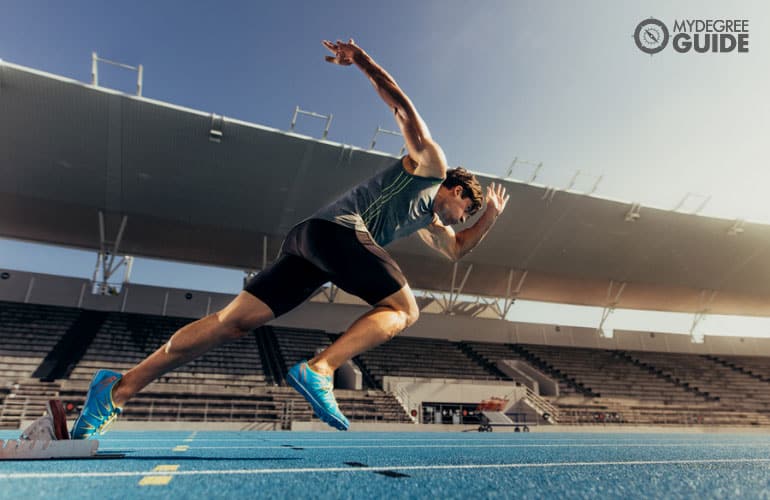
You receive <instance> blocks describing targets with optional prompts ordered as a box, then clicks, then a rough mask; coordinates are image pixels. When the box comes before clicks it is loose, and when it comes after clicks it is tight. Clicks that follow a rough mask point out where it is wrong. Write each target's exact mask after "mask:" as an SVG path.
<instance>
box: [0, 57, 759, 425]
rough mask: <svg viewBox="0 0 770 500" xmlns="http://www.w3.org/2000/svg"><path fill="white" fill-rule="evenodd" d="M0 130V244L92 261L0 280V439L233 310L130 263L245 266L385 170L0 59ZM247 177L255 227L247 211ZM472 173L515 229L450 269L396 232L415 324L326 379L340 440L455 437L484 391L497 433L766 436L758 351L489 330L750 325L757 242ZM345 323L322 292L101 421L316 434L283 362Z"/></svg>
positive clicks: (352, 153) (346, 310)
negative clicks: (636, 431)
mask: <svg viewBox="0 0 770 500" xmlns="http://www.w3.org/2000/svg"><path fill="white" fill-rule="evenodd" d="M0 116H1V117H2V118H0V151H1V152H2V155H3V156H2V158H1V162H0V175H2V182H0V213H2V214H3V216H2V217H0V237H4V238H12V239H18V240H24V241H34V242H41V243H46V244H52V245H61V246H66V247H72V248H79V249H85V250H90V251H93V252H94V253H95V255H96V256H98V262H99V264H98V266H97V269H96V271H97V272H95V273H94V276H93V278H92V279H82V278H73V277H64V276H54V275H47V274H42V273H30V272H24V271H19V270H15V269H0V428H5V429H18V428H19V427H20V426H23V425H24V422H28V421H30V420H34V419H35V418H37V417H39V416H40V415H41V414H42V412H43V410H44V408H45V402H46V401H47V400H48V399H51V398H59V399H61V400H62V401H64V402H65V404H66V405H67V407H68V409H69V410H70V411H71V412H72V413H71V415H72V417H74V416H75V415H76V414H77V409H78V408H79V405H81V404H82V403H83V401H84V399H85V395H86V391H87V389H88V383H89V380H90V377H91V375H92V374H93V372H94V371H95V370H96V369H98V368H102V367H110V368H113V369H116V370H123V369H127V368H129V367H131V366H133V365H134V364H135V363H136V362H138V361H139V360H141V359H143V358H144V357H146V356H147V355H148V354H150V353H151V352H153V351H154V350H156V349H157V348H158V347H159V346H161V345H162V344H163V343H164V342H165V341H166V340H167V339H168V337H169V336H170V335H171V334H172V333H173V332H174V331H175V330H176V329H178V328H179V327H181V326H182V325H184V324H186V323H188V322H189V321H191V320H192V319H197V318H200V317H202V316H204V315H206V314H209V313H211V312H213V311H215V310H218V309H219V308H221V307H223V306H224V305H225V304H227V303H228V302H229V301H230V300H231V298H232V297H231V296H228V295H226V294H221V293H214V292H208V291H200V290H180V289H174V288H163V287H157V286H147V285H139V284H133V283H131V282H130V273H129V272H128V271H129V270H130V257H129V256H144V257H154V258H163V259H169V260H174V261H180V262H192V263H201V264H209V265H218V266H225V267H229V268H237V269H244V270H248V271H249V272H259V270H260V269H263V268H264V267H265V266H266V265H268V264H269V263H270V262H272V260H273V259H274V258H275V257H276V255H277V253H278V249H279V247H280V244H281V241H282V237H283V236H284V235H285V234H286V232H287V231H288V230H289V228H290V227H291V226H292V225H293V224H294V223H295V222H297V221H298V220H301V219H302V218H304V217H306V216H308V215H309V214H311V213H312V212H313V211H314V210H315V209H316V208H317V207H319V206H322V205H323V204H324V203H326V202H328V201H329V200H331V199H332V198H333V197H335V196H336V195H338V194H340V192H342V191H343V190H344V189H345V188H346V187H348V186H350V185H353V184H354V183H356V182H358V181H361V180H362V179H364V178H366V177H367V176H369V175H371V174H372V173H373V172H375V171H377V170H379V169H381V168H383V167H384V166H386V165H387V164H389V163H390V162H392V161H393V159H394V157H392V156H390V155H386V154H384V153H380V152H377V151H373V150H366V149H362V148H357V147H352V146H349V145H345V144H338V143H334V142H331V141H328V140H326V139H314V138H311V137H307V136H304V135H300V134H296V133H294V132H292V131H280V130H275V129H272V128H267V127H263V126H259V125H255V124H250V123H245V122H241V121H237V120H232V119H229V118H225V117H222V116H218V115H214V114H210V113H203V112H199V111H195V110H191V109H185V108H182V107H179V106H175V105H171V104H168V103H163V102H158V101H154V100H152V99H147V98H144V97H141V96H132V95H126V94H123V93H120V92H115V91H111V90H108V89H104V88H101V87H98V86H96V85H91V84H85V83H81V82H77V81H73V80H69V79H66V78H62V77H59V76H56V75H51V74H46V73H42V72H40V71H36V70H33V69H30V68H25V67H22V66H18V65H14V64H9V63H5V62H0ZM40 137H45V138H47V139H46V140H45V141H40V140H36V139H39V138H40ZM255 159H259V160H258V163H257V164H255V161H257V160H255ZM276 165H280V168H275V166H276ZM266 172H269V177H270V182H271V189H269V190H267V189H266V190H262V191H260V197H261V203H263V204H264V205H265V206H270V207H272V210H271V211H269V212H267V211H263V210H261V209H260V207H259V206H257V204H255V203H254V200H253V187H254V183H255V182H257V181H256V180H255V179H257V178H258V177H260V176H262V175H263V174H264V173H266ZM329 172H332V175H329ZM223 176H224V177H226V178H227V179H228V182H226V183H223V182H219V181H218V179H220V178H222V177H223ZM479 178H480V179H481V181H482V183H484V184H488V183H489V182H490V181H492V180H496V181H498V182H503V183H504V184H505V186H506V188H507V189H508V191H509V192H510V193H511V200H510V206H509V207H508V210H509V211H510V212H511V213H515V214H521V216H520V217H506V218H502V220H501V221H500V222H499V223H498V226H496V228H495V230H494V231H493V232H491V233H490V234H489V235H488V237H487V238H486V240H485V241H484V245H482V246H481V247H479V248H478V249H477V250H476V251H474V252H473V253H472V254H470V255H468V256H467V257H466V258H464V259H462V260H461V261H460V262H457V263H452V262H450V261H448V260H445V259H443V258H442V257H440V256H438V255H437V254H434V253H431V252H430V251H429V250H428V249H427V248H425V247H424V246H422V244H421V242H420V241H418V239H417V238H415V237H410V238H408V239H406V240H404V241H400V242H397V243H395V244H393V245H392V246H391V247H389V250H390V251H391V253H392V254H393V256H394V258H395V259H396V260H397V261H398V262H399V264H400V265H401V267H402V268H403V270H404V272H405V274H406V276H407V278H408V279H409V282H410V283H411V286H412V288H414V289H417V290H420V291H421V293H420V294H419V297H418V299H419V305H420V307H421V310H422V313H423V314H422V316H421V318H420V321H419V322H418V323H417V324H416V325H414V326H413V327H411V328H410V329H409V330H408V331H406V332H404V333H403V334H402V335H400V336H398V337H397V338H395V339H393V340H392V341H390V342H388V343H386V344H383V345H381V346H379V347H377V348H375V349H372V350H371V351H369V352H366V353H364V354H362V355H360V356H358V357H356V358H355V359H354V360H352V361H351V362H350V363H348V364H347V365H346V366H345V367H343V368H342V369H340V370H339V371H338V373H337V377H336V380H335V386H336V387H337V388H338V390H335V393H336V394H337V398H338V400H339V402H340V408H341V409H342V411H343V412H344V413H345V414H346V415H347V416H348V417H349V418H350V420H351V421H352V422H353V424H354V426H355V427H354V428H356V427H357V428H360V429H364V428H366V429H370V430H371V429H375V430H376V429H398V430H409V429H418V428H420V429H422V428H424V426H437V425H449V426H458V425H461V426H473V427H475V426H479V425H480V424H483V422H484V420H483V418H484V415H482V414H481V411H482V410H480V408H483V407H479V403H481V402H482V401H485V400H489V399H490V398H493V397H494V398H500V400H501V401H504V402H505V403H504V405H503V407H502V408H500V409H501V410H502V412H503V413H504V414H505V415H507V419H508V420H509V421H510V422H512V427H514V428H516V429H518V428H519V427H521V428H524V427H525V426H526V427H527V428H531V427H532V426H534V425H538V427H542V428H546V427H549V428H567V427H569V426H594V427H598V426H616V427H624V426H626V427H627V426H656V427H657V426H669V427H685V426H769V425H770V391H768V388H770V339H764V338H749V337H746V338H739V337H722V336H718V335H708V336H705V338H699V339H695V340H698V342H693V339H692V338H691V337H690V336H687V335H676V334H671V333H665V332H655V331H649V330H646V329H644V328H643V327H641V328H639V329H638V330H635V331H632V330H617V329H616V330H615V331H614V335H612V336H604V335H601V334H600V332H599V331H598V329H597V328H586V327H581V326H574V325H564V324H535V323H526V322H518V321H512V320H511V319H510V317H511V315H510V314H509V313H510V312H511V310H512V307H515V306H514V303H515V301H516V300H519V299H526V300H532V301H545V302H552V303H561V304H574V305H583V306H595V307H600V308H603V309H604V311H605V314H604V315H603V317H604V318H607V317H608V316H609V315H610V314H612V312H613V311H614V310H615V309H616V308H624V309H636V310H655V311H670V312H679V313H688V314H691V315H693V317H694V318H699V317H702V316H703V315H704V314H724V315H746V316H770V260H768V259H767V258H766V255H767V252H768V249H769V248H770V226H768V225H761V224H754V223H740V224H736V223H735V221H729V220H724V219H717V218H710V217H704V216H699V215H695V214H686V213H681V212H677V211H666V210H660V209H653V208H647V207H640V206H639V205H638V204H635V203H630V202H629V203H623V202H619V201H615V200H608V199H602V198H599V197H596V196H592V195H586V194H579V193H575V192H571V191H565V190H556V189H553V188H549V187H547V186H539V185H535V184H530V183H524V182H518V181H513V180H509V179H492V178H490V177H489V176H484V175H481V174H479ZM204 199H205V200H207V202H206V203H201V202H200V200H204ZM576 228H579V229H580V230H579V231H578V230H576ZM123 256H127V257H125V258H124V257H123ZM115 258H121V259H125V260H124V261H123V262H124V263H125V264H126V266H125V267H126V274H125V275H124V277H123V279H122V280H120V279H118V278H117V277H116V276H117V275H116V274H115V272H114V271H115V269H116V268H117V267H118V266H116V265H115V264H116V262H115V260H114V259H115ZM1 265H2V263H0V266H1ZM469 297H472V298H469ZM365 310H366V305H365V304H363V303H362V302H361V301H359V300H358V299H356V298H354V297H351V296H348V295H347V294H345V293H344V292H343V291H341V290H338V289H336V288H335V287H333V286H327V287H324V288H323V289H322V290H321V291H320V292H319V293H318V294H317V295H316V296H315V297H313V298H312V299H311V300H310V301H309V302H307V303H306V304H304V305H303V306H301V307H300V308H298V309H296V310H294V311H292V312H291V313H289V314H287V315H286V316H284V317H281V318H279V319H278V320H275V321H273V322H272V323H270V324H269V325H267V326H264V327H261V328H259V329H258V330H255V331H254V332H252V334H251V335H249V336H246V337H243V338H241V339H239V340H238V341H236V342H233V343H230V344H227V345H225V346H222V347H220V348H218V349H216V350H214V351H212V352H210V353H208V354H206V355H204V356H203V357H201V358H200V359H198V360H196V361H194V362H192V363H190V364H188V365H186V366H184V367H181V368H179V369H177V370H175V371H173V372H171V373H168V374H167V375H166V376H164V377H162V378H161V379H160V380H157V381H156V382H154V383H153V384H151V385H150V386H149V387H148V388H147V389H146V390H145V391H143V392H142V393H141V394H139V395H138V396H137V397H136V398H134V399H133V400H132V401H131V403H130V404H129V405H128V406H127V407H126V411H125V414H124V415H123V416H122V417H121V421H120V422H118V424H117V426H118V427H119V426H121V425H123V426H130V425H131V424H135V423H142V424H148V423H149V425H162V424H164V423H167V422H173V423H179V422H195V423H197V424H198V425H200V426H201V427H203V426H204V425H209V426H211V425H224V424H228V425H231V426H232V427H231V428H234V429H275V430H280V429H315V428H320V427H319V426H320V423H319V422H318V421H317V420H315V418H314V417H313V414H312V410H311V408H310V406H309V405H308V404H307V403H306V402H305V401H304V399H302V398H301V397H300V396H299V395H298V394H297V393H296V392H294V391H293V390H292V389H291V388H289V387H288V385H287V383H286V380H285V378H284V377H285V374H286V370H287V368H289V367H290V366H292V365H293V364H294V363H296V362H297V361H298V360H301V359H305V358H308V357H312V356H313V355H314V354H315V352H316V350H317V349H318V348H323V347H324V346H326V345H329V344H330V343H331V342H332V341H333V340H334V338H335V337H336V336H337V335H339V334H340V333H341V332H342V331H344V330H345V328H346V327H347V326H348V325H349V324H350V322H351V321H353V320H354V319H355V318H356V317H358V316H359V315H361V314H362V313H363V312H364V311H365ZM696 322H697V321H696Z"/></svg>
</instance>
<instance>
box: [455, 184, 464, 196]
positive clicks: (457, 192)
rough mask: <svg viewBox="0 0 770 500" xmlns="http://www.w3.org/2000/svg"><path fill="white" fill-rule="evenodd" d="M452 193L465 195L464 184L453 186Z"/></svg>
mask: <svg viewBox="0 0 770 500" xmlns="http://www.w3.org/2000/svg"><path fill="white" fill-rule="evenodd" d="M452 193H453V194H454V195H455V196H462V195H463V187H462V186H455V187H453V188H452Z"/></svg>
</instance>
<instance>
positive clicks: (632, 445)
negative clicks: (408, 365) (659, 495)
mask: <svg viewBox="0 0 770 500" xmlns="http://www.w3.org/2000/svg"><path fill="white" fill-rule="evenodd" d="M107 444H109V443H105V445H107ZM292 446H297V447H301V448H305V449H309V450H329V449H341V450H350V449H371V448H375V449H382V448H398V449H400V448H410V449H411V448H691V447H704V448H706V449H708V448H727V447H735V446H740V447H742V448H743V447H746V448H758V447H766V446H770V444H768V443H712V444H708V445H704V444H702V443H681V444H672V443H623V444H618V443H608V444H604V443H601V444H553V443H547V444H536V443H533V444H491V443H486V444H454V445H450V444H391V445H363V444H362V445H310V446H307V445H304V444H302V443H297V444H293V445H292ZM103 448H105V449H106V447H105V446H103ZM187 448H188V449H189V450H290V449H291V448H290V447H286V446H272V445H270V446H197V445H192V446H187ZM136 449H137V450H166V449H168V446H142V447H141V448H136ZM174 451H187V450H174Z"/></svg>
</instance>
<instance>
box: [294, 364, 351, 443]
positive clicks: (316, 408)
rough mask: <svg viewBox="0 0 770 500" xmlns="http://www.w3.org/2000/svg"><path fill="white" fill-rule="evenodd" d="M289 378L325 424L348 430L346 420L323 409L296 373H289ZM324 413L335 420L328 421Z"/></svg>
mask: <svg viewBox="0 0 770 500" xmlns="http://www.w3.org/2000/svg"><path fill="white" fill-rule="evenodd" d="M288 379H289V383H290V384H291V386H292V387H293V388H294V390H296V391H297V392H299V393H300V394H301V395H302V397H304V398H305V399H306V400H307V401H308V402H309V403H310V406H312V407H313V411H314V412H315V414H316V416H317V417H318V418H320V419H321V420H322V421H323V422H324V423H325V424H327V425H331V426H332V427H334V428H336V429H338V430H341V431H346V430H348V426H347V425H345V423H344V422H342V421H341V420H340V419H338V418H337V417H335V416H334V415H332V414H331V413H328V412H327V411H326V410H323V406H321V405H320V404H319V403H318V401H316V399H315V398H314V397H313V395H312V394H310V392H308V391H307V390H306V389H305V387H304V386H303V385H302V384H301V383H300V382H299V380H297V378H296V377H294V375H292V374H291V373H289V375H288ZM319 408H320V409H321V411H319ZM322 415H326V416H327V418H329V419H332V420H333V422H329V421H327V420H324V418H323V417H322ZM335 424H339V425H340V426H341V427H338V426H337V425H335Z"/></svg>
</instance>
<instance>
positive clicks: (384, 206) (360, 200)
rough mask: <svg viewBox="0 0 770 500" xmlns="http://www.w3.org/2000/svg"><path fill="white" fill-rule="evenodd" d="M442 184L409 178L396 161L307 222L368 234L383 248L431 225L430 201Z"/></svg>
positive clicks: (413, 176)
mask: <svg viewBox="0 0 770 500" xmlns="http://www.w3.org/2000/svg"><path fill="white" fill-rule="evenodd" d="M442 182H443V179H440V178H438V177H420V176H417V175H412V174H410V173H409V172H407V171H406V170H404V167H403V165H402V164H401V160H400V159H399V160H398V161H397V162H396V163H394V164H393V165H391V166H389V167H387V168H384V169H382V170H381V171H379V172H377V173H376V174H375V175H374V176H373V177H371V178H370V179H368V180H365V181H363V182H362V183H361V184H359V185H357V186H355V187H353V188H352V189H351V190H350V191H348V192H347V193H345V194H344V195H342V196H341V197H339V198H338V199H337V200H336V201H334V202H332V203H331V204H330V205H328V206H326V207H324V208H322V209H321V210H319V211H318V212H316V213H315V214H314V215H313V216H312V217H311V218H312V219H323V220H328V221H331V222H335V223H337V224H340V225H342V226H345V227H348V228H351V229H355V230H357V231H368V232H369V234H371V236H372V238H373V239H374V241H376V242H377V244H378V245H380V246H385V245H387V244H388V243H390V242H391V241H393V240H395V239H398V238H403V237H404V236H408V235H410V234H412V233H413V232H415V231H417V230H418V229H420V228H423V227H425V226H427V225H428V224H430V223H431V222H433V200H434V199H435V198H436V193H437V192H438V188H439V186H440V185H441V183H442Z"/></svg>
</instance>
